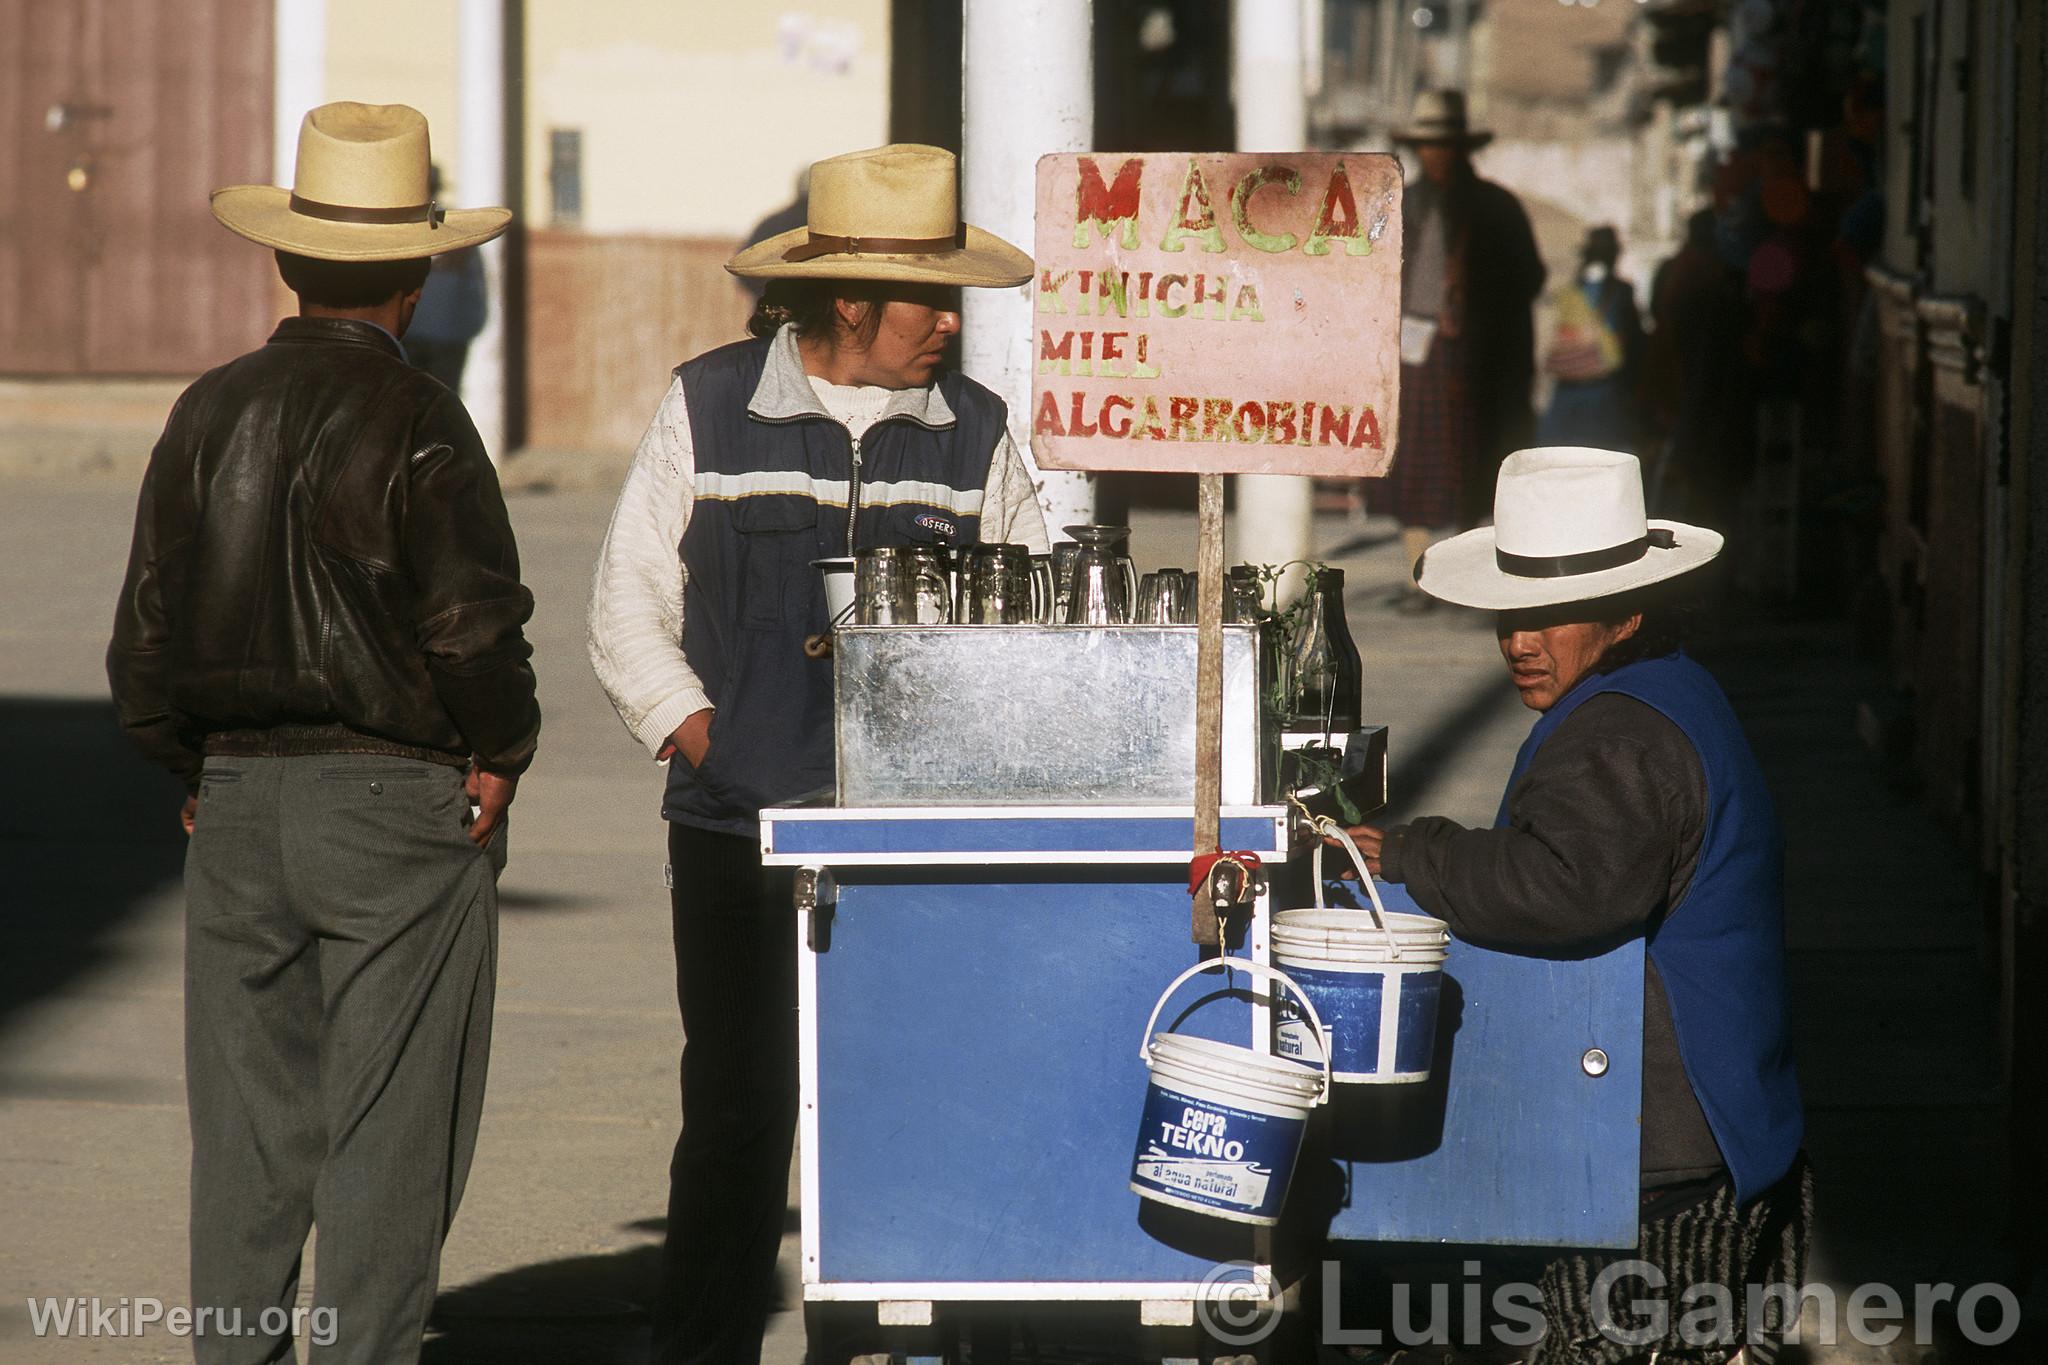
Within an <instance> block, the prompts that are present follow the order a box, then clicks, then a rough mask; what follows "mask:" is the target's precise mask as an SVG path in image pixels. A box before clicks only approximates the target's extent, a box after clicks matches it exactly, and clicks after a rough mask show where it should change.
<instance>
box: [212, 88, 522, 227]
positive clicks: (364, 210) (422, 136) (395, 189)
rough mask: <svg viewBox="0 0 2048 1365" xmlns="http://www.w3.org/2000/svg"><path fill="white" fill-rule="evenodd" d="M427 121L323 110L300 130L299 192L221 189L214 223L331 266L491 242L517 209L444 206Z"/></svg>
mask: <svg viewBox="0 0 2048 1365" xmlns="http://www.w3.org/2000/svg"><path fill="white" fill-rule="evenodd" d="M431 164H432V157H431V156H430V154H429V153H428V149H427V120H426V117H425V116H424V115H423V114H421V113H420V111H419V110H417V109H414V108H411V107H409V106H407V105H403V104H354V103H349V102H342V103H339V104H323V105H321V106H320V107H319V108H318V109H314V110H312V111H311V112H309V113H308V114H307V115H306V117H305V119H304V121H303V122H301V123H300V124H299V155H298V161H297V163H296V165H295V166H294V167H293V172H292V187H291V188H290V189H289V190H285V189H280V188H278V187H277V186H275V185H234V186H230V187H229V188H227V189H224V190H215V191H214V192H213V216H214V217H216V218H218V219H220V221H221V224H222V225H223V226H224V227H226V228H227V229H228V230H229V231H230V232H234V233H238V234H240V235H241V236H243V237H247V238H248V239H249V240H250V241H252V242H257V243H260V244H262V245H263V246H268V247H275V248H277V249H278V250H280V251H289V252H293V253H295V254H297V255H300V256H312V257H314V258H316V259H318V260H323V261H404V260H413V259H416V258H418V257H421V256H438V255H440V254H441V253H442V252H444V251H454V250H456V249H457V248H459V247H465V246H476V245H477V244H478V243H480V242H488V241H490V240H491V238H493V237H495V236H497V235H498V234H499V233H501V232H503V231H504V230H505V228H506V227H507V225H509V224H510V223H511V221H512V211H511V210H510V209H442V208H441V207H440V206H439V205H437V204H435V203H434V202H433V195H432V193H431V192H430V191H429V190H428V188H427V178H428V175H429V167H430V166H431Z"/></svg>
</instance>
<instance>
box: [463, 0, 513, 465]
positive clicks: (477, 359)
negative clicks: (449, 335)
mask: <svg viewBox="0 0 2048 1365" xmlns="http://www.w3.org/2000/svg"><path fill="white" fill-rule="evenodd" d="M457 23H458V30H457V31H458V38H457V42H458V44H459V51H458V54H457V59H456V96H455V99H456V103H455V119H456V126H457V128H458V129H459V130H460V132H461V135H462V136H461V146H460V148H459V153H460V159H459V161H458V162H457V164H456V167H455V175H454V182H455V183H454V185H453V186H452V188H453V190H454V194H453V195H452V196H451V197H452V199H453V200H454V202H455V203H456V204H457V205H459V206H461V207H465V208H482V207H485V206H487V205H492V204H503V203H504V202H505V186H506V178H507V177H506V174H505V0H462V9H461V12H460V15H459V18H458V21H457ZM511 207H512V208H513V209H515V210H517V209H519V208H521V207H522V206H521V205H517V204H514V205H512V206H511ZM482 251H483V260H484V288H485V291H486V299H487V307H488V317H487V319H486V321H485V322H484V330H483V332H482V333H481V334H480V335H479V336H478V337H477V339H476V340H475V341H473V342H471V343H470V347H469V360H468V363H467V364H466V365H465V366H464V367H463V371H462V402H463V406H465V407H467V408H468V409H469V415H470V417H471V418H472V419H473V420H474V421H475V422H476V429H477V434H478V435H480V436H482V437H483V442H484V449H485V450H487V451H489V452H490V456H491V462H492V463H493V464H500V463H503V461H504V458H505V456H506V454H507V453H508V452H507V451H506V450H505V430H506V425H507V421H506V419H507V413H506V408H505V404H506V398H507V395H506V385H505V241H504V239H503V238H500V239H498V240H497V241H495V242H491V243H489V244H488V245H486V246H484V247H483V248H482Z"/></svg>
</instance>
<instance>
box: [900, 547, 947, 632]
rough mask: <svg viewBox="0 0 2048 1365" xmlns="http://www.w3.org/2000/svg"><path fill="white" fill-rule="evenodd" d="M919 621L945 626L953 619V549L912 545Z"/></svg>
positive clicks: (911, 560) (913, 574)
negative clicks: (951, 550)
mask: <svg viewBox="0 0 2048 1365" xmlns="http://www.w3.org/2000/svg"><path fill="white" fill-rule="evenodd" d="M909 553H910V562H911V565H912V570H911V573H912V578H913V587H914V590H915V596H916V604H917V624H918V625H921V626H945V625H951V624H952V622H953V564H952V554H951V552H950V551H948V550H946V549H944V548H943V547H941V546H938V545H913V546H911V547H910V551H909Z"/></svg>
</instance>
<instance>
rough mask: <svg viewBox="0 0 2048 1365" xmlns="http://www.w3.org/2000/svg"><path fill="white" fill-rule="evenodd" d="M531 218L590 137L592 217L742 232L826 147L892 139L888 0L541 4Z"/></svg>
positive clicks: (650, 228) (611, 222) (530, 61)
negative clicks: (551, 165) (554, 169)
mask: <svg viewBox="0 0 2048 1365" xmlns="http://www.w3.org/2000/svg"><path fill="white" fill-rule="evenodd" d="M526 15H527V93H526V112H527V129H526V155H527V186H528V192H527V203H526V209H527V213H528V215H529V219H528V220H529V222H531V223H532V224H533V225H535V226H548V225H549V217H550V215H549V189H548V134H549V131H550V130H551V129H555V128H573V129H579V130H581V132H582V135H583V220H582V224H581V226H582V228H583V230H584V231H587V232H596V233H656V234H664V235H673V236H680V237H719V238H736V237H739V236H742V235H743V234H745V233H746V231H747V230H748V229H749V228H750V227H752V226H753V224H754V223H756V222H758V221H759V220H760V219H761V218H763V217H765V216H766V215H767V214H768V213H770V212H771V211H773V210H775V209H777V208H779V207H781V206H782V205H784V204H786V203H788V202H789V200H790V198H791V196H792V191H793V189H794V186H795V184H796V178H797V175H798V173H799V172H800V171H802V170H803V168H804V167H806V166H808V165H809V164H810V163H811V162H812V161H815V160H818V159H819V158H821V157H826V156H832V155H835V154H837V153H839V152H847V151H853V150H855V149H857V148H861V147H871V146H875V145H877V144H879V143H882V142H885V141H887V140H888V131H889V5H888V0H812V2H811V3H809V4H804V5H790V6H783V5H757V4H729V3H719V2H718V0H684V2H683V3H678V2H677V0H604V3H602V4H590V3H577V2H576V0H528V3H527V9H526Z"/></svg>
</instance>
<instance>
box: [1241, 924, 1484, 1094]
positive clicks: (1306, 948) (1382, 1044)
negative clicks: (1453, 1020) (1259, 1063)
mask: <svg viewBox="0 0 2048 1365" xmlns="http://www.w3.org/2000/svg"><path fill="white" fill-rule="evenodd" d="M1382 919H1383V920H1384V928H1382V927H1380V926H1379V925H1375V924H1374V923H1373V918H1372V916H1371V914H1370V913H1368V912H1366V911H1364V910H1283V911H1281V912H1280V913H1279V914H1277V915H1275V916H1274V917H1273V960H1274V961H1275V962H1277V963H1279V964H1280V966H1281V967H1283V968H1285V969H1286V971H1287V973H1288V975H1289V976H1290V977H1292V978H1293V979H1294V982H1295V984H1296V985H1298V986H1300V987H1301V993H1302V994H1303V995H1305V996H1307V997H1308V999H1309V1000H1311V1001H1312V1002H1314V1004H1315V1007H1316V1011H1317V1013H1318V1014H1319V1015H1320V1016H1321V1019H1322V1027H1323V1028H1326V1029H1327V1030H1328V1033H1327V1035H1325V1036H1326V1037H1327V1038H1328V1047H1329V1055H1330V1079H1331V1080H1333V1081H1335V1082H1337V1083H1339V1084H1350V1085H1359V1084H1365V1085H1374V1084H1379V1085H1386V1084H1403V1083H1412V1082H1415V1081H1426V1080H1428V1079H1429V1071H1430V1067H1431V1065H1432V1064H1433V1063H1434V1061H1435V1055H1436V1016H1437V1003H1438V1000H1439V998H1440V997H1441V995H1442V992H1443V963H1444V953H1445V950H1446V945H1447V944H1448V942H1449V935H1448V934H1447V933H1446V931H1445V929H1444V924H1443V921H1442V920H1437V919H1431V918H1430V917H1429V916H1427V915H1402V914H1396V913H1392V912H1387V913H1385V914H1383V916H1382ZM1310 1028H1311V1025H1310V1023H1309V1021H1308V1020H1307V1019H1306V1018H1304V1017H1303V1016H1302V1015H1301V1014H1300V1013H1298V1012H1293V1011H1289V1012H1286V1013H1283V1014H1282V1015H1281V1016H1280V1023H1279V1027H1278V1028H1277V1029H1276V1030H1275V1036H1276V1040H1277V1042H1276V1048H1275V1050H1276V1051H1278V1052H1279V1053H1280V1055H1281V1056H1283V1057H1312V1056H1314V1055H1315V1054H1316V1053H1317V1052H1320V1051H1322V1050H1323V1049H1322V1047H1321V1045H1320V1044H1311V1041H1310V1040H1311V1039H1312V1038H1313V1037H1314V1036H1315V1035H1314V1034H1312V1033H1311V1032H1310Z"/></svg>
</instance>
